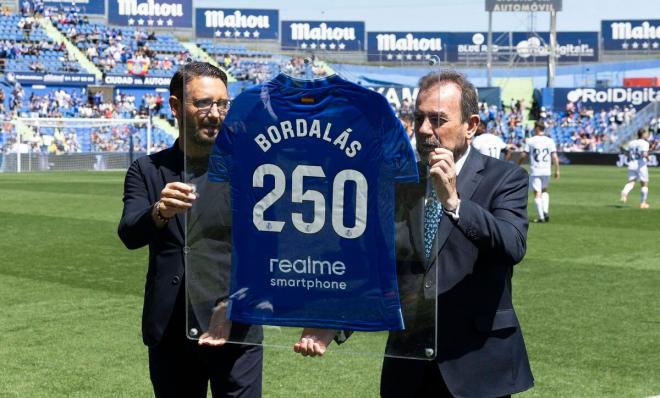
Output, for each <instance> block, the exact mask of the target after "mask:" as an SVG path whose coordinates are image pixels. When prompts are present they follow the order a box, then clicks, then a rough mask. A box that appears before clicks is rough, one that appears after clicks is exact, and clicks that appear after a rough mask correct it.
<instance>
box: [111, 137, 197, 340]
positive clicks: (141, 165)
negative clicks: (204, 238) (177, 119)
mask: <svg viewBox="0 0 660 398" xmlns="http://www.w3.org/2000/svg"><path fill="white" fill-rule="evenodd" d="M175 181H183V153H182V152H181V151H180V150H179V149H178V142H176V143H175V144H174V146H172V147H171V148H168V149H166V150H163V151H161V152H158V153H155V154H152V155H149V156H144V157H142V158H140V159H138V160H136V161H135V162H133V164H131V166H130V167H129V169H128V172H127V173H126V179H125V181H124V211H123V213H122V216H121V221H120V222H119V231H118V232H119V237H120V238H121V240H122V242H124V245H126V247H127V248H129V249H138V248H140V247H143V246H145V245H149V268H148V270H147V281H146V284H145V287H144V307H143V309H142V339H143V341H144V343H145V344H146V345H148V346H154V345H156V344H158V342H159V341H160V339H161V338H162V336H163V333H164V331H165V328H166V327H167V324H168V322H169V320H170V317H171V315H172V311H173V309H174V304H175V302H176V298H177V294H178V292H179V288H180V287H181V285H182V284H183V276H184V255H183V246H184V239H183V236H184V232H183V231H184V219H183V216H182V215H176V216H175V217H174V219H173V220H171V221H170V222H169V223H168V224H167V225H166V226H165V227H164V228H163V229H160V230H159V229H158V228H156V225H155V224H154V222H153V220H152V219H151V206H153V204H154V203H156V201H158V199H160V191H161V190H162V189H163V188H164V187H165V185H166V184H167V183H170V182H175ZM181 332H182V333H183V332H184V331H183V330H182V331H181Z"/></svg>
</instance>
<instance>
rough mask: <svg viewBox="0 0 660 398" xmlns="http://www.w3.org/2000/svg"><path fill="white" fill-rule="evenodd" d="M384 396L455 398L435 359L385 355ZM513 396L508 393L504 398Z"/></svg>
mask: <svg viewBox="0 0 660 398" xmlns="http://www.w3.org/2000/svg"><path fill="white" fill-rule="evenodd" d="M380 396H381V397H383V398H404V397H405V398H426V397H433V398H453V397H454V396H453V395H452V394H451V393H450V392H449V389H448V388H447V385H446V384H445V380H444V379H443V378H442V373H440V368H439V367H438V364H437V363H436V362H435V361H421V360H416V359H401V358H390V357H385V359H384V360H383V371H382V373H381V379H380ZM506 397H511V396H510V395H506V396H504V397H502V398H506ZM484 398H486V397H484Z"/></svg>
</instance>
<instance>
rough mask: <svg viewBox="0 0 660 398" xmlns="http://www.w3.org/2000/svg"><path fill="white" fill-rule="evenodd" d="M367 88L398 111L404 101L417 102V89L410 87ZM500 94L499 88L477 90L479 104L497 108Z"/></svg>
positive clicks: (385, 86)
mask: <svg viewBox="0 0 660 398" xmlns="http://www.w3.org/2000/svg"><path fill="white" fill-rule="evenodd" d="M369 88H370V89H372V90H374V91H376V92H377V93H379V94H382V95H383V96H384V97H385V98H386V99H387V102H389V103H390V105H392V106H393V107H394V108H396V109H399V108H400V107H401V105H402V104H403V102H404V101H407V102H408V103H410V104H414V103H415V102H416V101H417V94H419V87H411V86H388V85H381V86H378V85H376V86H372V87H369ZM501 92H502V90H501V89H500V88H499V87H478V88H477V95H478V96H479V102H486V103H488V104H494V105H498V106H499V105H500V103H501V102H502V99H501V98H502V97H501V95H502V94H501Z"/></svg>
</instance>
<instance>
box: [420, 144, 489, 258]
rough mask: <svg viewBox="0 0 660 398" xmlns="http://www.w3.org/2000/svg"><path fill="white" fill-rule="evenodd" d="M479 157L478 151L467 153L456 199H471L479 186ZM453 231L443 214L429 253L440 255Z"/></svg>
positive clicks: (450, 221) (450, 223)
mask: <svg viewBox="0 0 660 398" xmlns="http://www.w3.org/2000/svg"><path fill="white" fill-rule="evenodd" d="M479 155H480V154H479V153H478V151H476V150H474V149H470V153H468V157H467V159H465V163H464V164H463V168H462V169H461V173H460V174H459V175H458V179H457V181H456V184H457V186H456V190H457V191H458V197H459V198H461V199H470V198H472V194H473V193H474V190H475V189H476V188H477V186H478V185H479V181H480V180H481V175H479V174H478V172H479V171H481V170H482V169H483V168H484V165H483V159H481V157H480V156H479ZM459 216H460V211H459ZM423 218H424V216H423V212H422V219H423ZM453 229H454V223H453V222H452V220H451V219H450V216H448V215H446V214H443V216H442V219H441V220H440V226H439V227H438V235H437V237H436V239H435V242H434V243H433V249H432V251H431V253H440V251H441V250H442V248H443V247H444V246H445V243H447V239H448V238H449V234H451V231H452V230H453ZM422 245H423V243H422ZM437 258H438V256H431V258H430V259H429V260H427V261H428V262H427V268H428V267H430V266H431V265H433V263H434V262H435V261H436V260H437Z"/></svg>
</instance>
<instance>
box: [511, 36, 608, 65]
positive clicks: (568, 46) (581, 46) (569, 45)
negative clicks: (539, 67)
mask: <svg viewBox="0 0 660 398" xmlns="http://www.w3.org/2000/svg"><path fill="white" fill-rule="evenodd" d="M512 43H513V46H515V55H516V56H517V57H518V58H519V59H522V60H534V61H536V62H539V61H541V62H544V61H547V59H548V54H549V53H550V33H549V32H534V33H531V32H513V33H512ZM556 54H557V56H558V62H560V63H562V62H596V61H598V32H557V49H556Z"/></svg>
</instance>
